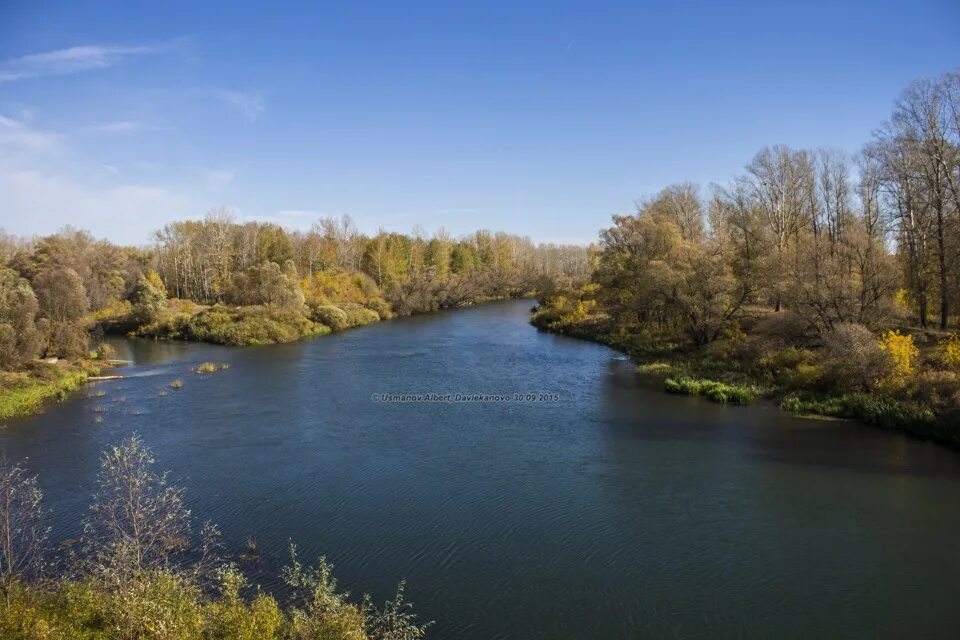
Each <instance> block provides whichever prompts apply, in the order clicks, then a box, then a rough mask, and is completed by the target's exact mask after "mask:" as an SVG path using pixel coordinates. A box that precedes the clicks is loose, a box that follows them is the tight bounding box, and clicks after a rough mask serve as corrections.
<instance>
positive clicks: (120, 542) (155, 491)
mask: <svg viewBox="0 0 960 640" xmlns="http://www.w3.org/2000/svg"><path fill="white" fill-rule="evenodd" d="M153 465H154V459H153V455H152V454H151V452H150V449H149V448H148V447H147V446H146V445H144V444H143V441H142V440H141V439H140V437H139V436H138V435H136V434H134V435H132V436H130V438H128V439H127V440H125V441H124V442H122V443H121V444H120V445H118V446H112V447H109V448H108V449H107V451H106V452H105V453H104V454H103V457H102V459H101V470H100V477H99V481H98V485H99V486H98V490H97V492H96V494H95V495H94V498H93V504H92V505H91V506H90V515H89V516H88V518H87V520H86V522H85V523H84V534H83V535H84V551H85V554H86V560H87V562H88V563H89V565H90V567H89V568H90V569H91V570H92V571H93V572H94V573H95V574H97V575H100V576H101V577H103V578H104V579H106V580H107V581H108V582H110V583H112V584H114V585H116V586H122V585H123V584H125V583H126V582H127V581H128V580H130V579H131V578H133V577H135V576H136V575H137V574H138V573H140V572H143V571H149V570H180V569H184V568H187V569H188V570H189V571H191V572H193V573H201V572H202V573H206V572H207V571H208V570H209V569H210V568H211V567H212V565H214V564H215V557H214V555H215V554H214V553H213V552H214V551H215V548H216V539H217V531H216V528H215V527H213V526H212V525H210V524H206V525H204V527H203V530H202V532H201V537H202V541H201V544H200V546H199V548H196V547H194V546H193V545H191V532H190V511H189V510H188V509H187V508H186V507H184V505H183V490H182V489H180V488H179V487H176V486H171V485H170V484H169V483H168V482H167V474H166V473H162V474H157V473H156V472H155V471H154V470H153ZM190 551H193V552H194V555H195V556H196V557H198V560H197V561H196V562H193V563H189V564H187V563H185V562H180V560H181V559H182V558H184V557H185V556H186V555H188V553H187V552H190Z"/></svg>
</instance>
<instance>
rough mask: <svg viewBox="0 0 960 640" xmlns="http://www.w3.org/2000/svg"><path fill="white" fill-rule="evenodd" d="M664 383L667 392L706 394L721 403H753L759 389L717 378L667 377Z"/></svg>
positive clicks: (693, 394)
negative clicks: (717, 379)
mask: <svg viewBox="0 0 960 640" xmlns="http://www.w3.org/2000/svg"><path fill="white" fill-rule="evenodd" d="M663 384H664V388H665V389H666V391H667V393H676V394H682V395H688V396H704V397H706V398H707V399H709V400H711V401H713V402H719V403H721V404H727V403H731V404H751V403H753V402H755V401H756V399H757V390H756V389H755V388H754V387H750V386H747V385H737V384H727V383H724V382H718V381H716V380H698V379H696V378H686V377H680V378H667V379H666V380H664V383H663Z"/></svg>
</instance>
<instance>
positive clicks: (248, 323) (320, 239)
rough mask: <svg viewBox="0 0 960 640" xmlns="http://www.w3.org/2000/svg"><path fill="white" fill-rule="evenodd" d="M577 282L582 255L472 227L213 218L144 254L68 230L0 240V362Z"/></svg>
mask: <svg viewBox="0 0 960 640" xmlns="http://www.w3.org/2000/svg"><path fill="white" fill-rule="evenodd" d="M587 273H588V264H587V249H586V248H585V247H576V246H563V245H552V244H540V245H535V244H534V243H533V242H531V241H530V240H529V239H528V238H522V237H518V236H513V235H509V234H505V233H493V232H490V231H485V230H484V231H478V232H476V233H474V234H471V235H469V236H466V237H463V238H458V239H454V238H453V237H452V236H451V235H450V234H449V233H448V232H446V231H445V230H444V229H440V230H439V231H437V232H436V233H434V234H433V235H432V236H431V237H427V236H426V234H425V233H423V232H422V231H419V230H418V231H416V232H415V233H413V234H412V235H404V234H399V233H394V232H387V231H383V230H381V231H379V232H378V233H376V234H375V235H373V236H367V235H365V234H363V233H361V232H360V231H359V230H358V229H357V227H356V225H355V224H354V223H353V221H352V220H351V219H350V217H349V216H343V217H342V218H339V219H334V218H326V219H323V220H320V221H319V222H317V223H316V224H315V225H314V226H313V227H312V228H311V229H310V230H309V231H305V232H304V231H290V230H287V229H284V228H283V227H280V226H278V225H275V224H271V223H264V222H246V223H238V222H236V221H235V220H234V219H233V218H232V216H231V215H230V214H229V213H228V212H226V211H223V210H218V211H213V212H211V213H210V214H208V215H207V216H206V217H205V218H204V219H203V220H185V221H180V222H174V223H171V224H168V225H166V226H164V227H163V228H162V229H160V230H159V231H157V232H155V233H154V235H153V243H152V245H151V246H149V247H145V248H136V247H123V246H118V245H114V244H112V243H110V242H108V241H105V240H96V239H95V238H93V237H92V236H91V235H90V234H89V233H87V232H84V231H77V230H75V229H71V228H67V229H65V230H63V231H62V232H60V233H58V234H56V235H53V236H48V237H45V238H40V239H30V240H27V239H20V238H14V237H11V236H7V235H5V234H0V353H2V355H0V359H2V360H0V366H3V367H5V368H11V367H15V366H17V365H18V364H23V363H27V362H29V361H31V360H32V359H33V358H35V357H37V356H38V355H42V356H53V357H61V358H81V357H83V356H84V355H85V354H86V353H87V350H88V347H89V334H90V330H91V329H92V328H93V329H96V328H98V327H99V328H100V329H106V330H111V329H121V330H123V331H130V330H137V329H139V328H143V331H144V333H145V334H147V335H157V336H162V337H193V338H197V339H210V340H213V341H219V342H227V343H231V344H232V343H259V342H278V341H285V340H290V339H297V338H299V337H303V336H305V335H310V334H316V333H322V332H323V331H324V330H330V329H334V330H336V329H340V328H344V327H346V326H353V325H355V324H363V323H366V322H370V321H375V320H379V319H382V318H386V317H390V316H392V315H394V314H401V315H406V314H411V313H419V312H425V311H432V310H435V309H438V308H443V307H451V306H459V305H464V304H470V303H473V302H476V301H479V300H483V299H487V298H499V297H509V296H516V295H522V294H525V293H529V292H531V291H533V290H535V289H536V288H538V287H540V286H543V282H544V281H550V282H554V281H556V282H565V281H570V280H575V279H578V278H584V277H586V274H587ZM211 306H212V307H214V308H215V312H210V313H206V314H205V315H204V316H203V317H201V318H195V317H194V316H196V315H197V313H198V312H201V311H202V310H204V309H205V308H206V307H211ZM226 307H234V309H233V310H228V309H227V308H226ZM238 307H244V308H245V309H244V310H240V311H238V310H237V309H236V308H238ZM218 314H219V315H218Z"/></svg>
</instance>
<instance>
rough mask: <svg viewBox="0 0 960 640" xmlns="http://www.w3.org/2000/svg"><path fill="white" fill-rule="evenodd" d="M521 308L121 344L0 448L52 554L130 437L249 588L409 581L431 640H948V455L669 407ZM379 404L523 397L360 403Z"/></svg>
mask: <svg viewBox="0 0 960 640" xmlns="http://www.w3.org/2000/svg"><path fill="white" fill-rule="evenodd" d="M530 306H531V302H530V301H513V302H503V303H491V304H486V305H480V306H477V307H474V308H470V309H464V310H458V311H448V312H441V313H437V314H432V315H426V316H420V317H415V318H403V319H398V320H394V321H390V322H384V323H381V324H377V325H373V326H369V327H365V328H362V329H357V330H352V331H348V332H344V333H340V334H335V335H332V336H328V337H324V338H320V339H316V340H313V341H308V342H302V343H297V344H289V345H278V346H271V347H252V348H225V347H216V346H210V345H198V344H183V343H156V342H150V341H144V340H129V341H127V340H122V341H118V342H117V343H116V344H117V346H118V348H119V349H120V351H121V353H120V354H119V355H120V357H127V358H129V359H132V360H133V361H134V362H133V364H131V365H129V366H127V367H125V368H124V369H123V370H122V373H124V374H125V375H127V376H129V377H127V378H126V379H124V380H119V381H107V382H101V383H97V384H96V385H91V386H90V387H88V388H87V390H86V393H80V394H77V395H76V396H75V397H73V398H71V399H69V400H67V401H66V402H64V403H62V404H59V405H56V406H51V407H49V408H48V409H47V411H46V412H45V413H44V414H42V415H40V416H36V417H33V418H30V419H25V420H20V421H14V423H13V424H11V425H10V426H9V427H8V428H7V429H5V430H3V431H0V449H2V450H4V451H5V452H6V454H7V455H8V456H9V457H10V458H12V459H14V460H19V459H21V458H24V457H26V458H28V465H29V468H30V470H31V472H32V473H36V474H38V475H39V476H40V481H41V485H42V487H43V489H44V491H45V494H46V498H47V506H48V507H50V508H51V509H52V510H53V523H52V524H53V527H54V532H55V535H56V536H57V537H58V538H70V537H74V536H76V535H77V534H78V532H79V527H80V521H81V519H82V517H83V515H84V512H85V509H86V506H87V503H88V498H89V495H90V493H91V491H92V489H93V484H94V480H95V476H96V471H97V463H98V457H99V455H100V453H101V451H102V450H103V448H104V447H105V446H106V445H107V444H109V443H115V442H117V441H119V440H120V439H121V438H123V437H125V436H127V435H128V434H130V433H131V432H132V431H137V432H138V433H140V434H141V436H142V437H143V439H144V440H145V442H146V443H147V444H148V445H149V446H151V447H152V448H153V451H154V453H155V456H156V458H157V460H158V463H159V465H160V466H161V467H163V468H166V469H169V470H170V472H171V477H172V478H173V479H175V480H176V481H177V482H178V483H180V484H182V485H184V486H185V487H186V488H187V502H188V504H189V506H190V507H191V509H192V510H193V512H194V514H195V515H196V516H197V518H198V519H207V518H209V519H212V520H214V521H215V522H217V523H218V524H219V525H220V527H221V529H222V531H223V533H224V541H225V543H226V545H227V547H228V548H230V549H232V550H234V551H237V550H239V549H241V548H242V547H243V545H244V542H245V540H246V539H247V538H248V537H252V538H254V539H255V540H256V544H257V548H258V550H259V551H260V553H261V554H262V559H261V561H260V562H259V564H257V565H255V566H252V567H251V568H250V571H251V572H252V573H253V574H254V575H255V576H256V577H257V579H258V581H260V582H261V583H263V584H265V586H266V587H267V588H273V587H275V586H276V585H275V584H274V583H273V582H272V581H271V579H270V578H269V577H268V576H269V575H270V574H272V573H273V571H272V569H273V567H274V565H275V564H277V563H282V561H283V557H284V553H285V551H286V549H287V546H288V542H289V541H290V540H293V541H295V542H296V543H297V544H298V546H299V551H300V554H301V556H302V557H304V558H311V557H316V556H317V555H319V554H325V555H326V556H327V557H328V559H329V560H330V561H331V562H332V563H333V564H334V565H335V573H336V575H337V577H338V579H339V581H340V584H341V585H342V586H343V587H345V588H347V589H349V590H350V591H351V592H353V593H354V594H359V593H362V592H364V591H369V592H371V593H372V594H373V595H374V596H375V597H376V598H377V599H378V600H382V599H383V598H385V597H387V596H389V595H391V593H392V590H393V588H394V586H395V585H396V583H397V581H399V580H400V579H401V578H405V579H406V580H407V585H408V587H407V593H408V596H409V597H410V599H411V600H413V601H414V603H415V606H416V610H417V612H418V613H419V614H420V615H421V617H424V618H428V619H434V620H436V624H435V625H434V627H432V629H431V632H430V634H429V636H430V637H434V638H464V639H483V640H487V639H490V638H516V639H532V638H551V639H554V638H556V639H559V638H571V639H572V638H660V637H670V638H707V637H710V638H720V637H760V638H828V637H829V638H839V637H843V638H880V637H889V638H902V637H918V638H947V637H957V635H958V633H960V605H958V603H960V545H958V540H960V455H958V454H957V453H956V452H953V451H951V450H949V449H946V448H944V447H940V446H937V445H933V444H930V443H927V442H921V441H916V440H911V439H909V438H906V437H904V436H902V435H899V434H895V433H888V432H884V431H881V430H877V429H873V428H869V427H864V426H860V425H856V424H852V423H844V422H827V421H813V420H801V419H797V418H793V417H790V416H788V415H786V414H784V413H781V412H780V411H778V410H777V409H776V408H774V407H771V406H756V407H750V408H742V407H727V406H720V405H716V404H711V403H709V402H706V401H704V400H702V399H698V398H679V397H674V396H669V395H666V394H664V393H662V392H661V391H660V390H658V389H651V388H649V387H648V386H647V385H645V384H643V383H642V382H641V381H639V380H638V379H637V376H636V375H635V374H634V372H633V370H632V367H631V365H630V364H629V363H628V362H626V361H625V360H624V359H623V358H622V356H620V355H619V354H617V353H615V352H613V351H611V350H610V349H607V348H605V347H602V346H599V345H596V344H591V343H588V342H580V341H577V340H573V339H569V338H564V337H560V336H555V335H550V334H547V333H542V332H539V331H537V330H536V329H534V328H533V327H531V326H529V325H528V324H527V317H528V311H529V308H530ZM202 361H214V362H221V363H227V364H229V369H228V370H225V371H220V372H217V373H214V374H211V375H207V376H200V375H197V374H194V373H192V372H191V371H190V368H191V367H193V366H195V365H196V364H197V363H199V362H202ZM174 379H180V380H182V381H183V388H181V389H179V390H173V389H171V388H170V387H169V385H170V383H171V382H172V381H173V380H174ZM97 391H103V392H104V395H103V396H102V397H96V392H97ZM401 393H436V394H441V395H442V394H458V393H459V394H465V395H466V394H476V393H491V394H494V393H500V394H524V395H525V396H526V394H534V395H539V394H544V395H543V397H542V398H540V397H537V398H535V399H532V400H530V399H527V398H526V397H524V398H523V399H522V400H521V401H506V402H502V401H496V402H431V403H425V402H383V401H375V400H374V399H373V397H374V394H381V396H382V395H383V394H401Z"/></svg>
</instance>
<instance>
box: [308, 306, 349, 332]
mask: <svg viewBox="0 0 960 640" xmlns="http://www.w3.org/2000/svg"><path fill="white" fill-rule="evenodd" d="M311 316H312V317H313V319H314V320H315V321H316V322H319V323H321V324H325V325H327V326H328V327H330V328H331V329H332V330H333V331H343V330H344V329H346V328H347V327H349V326H350V324H349V320H348V318H347V313H346V312H345V311H344V310H343V309H341V308H340V307H338V306H336V305H332V304H323V305H319V306H317V307H315V308H313V309H311Z"/></svg>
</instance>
